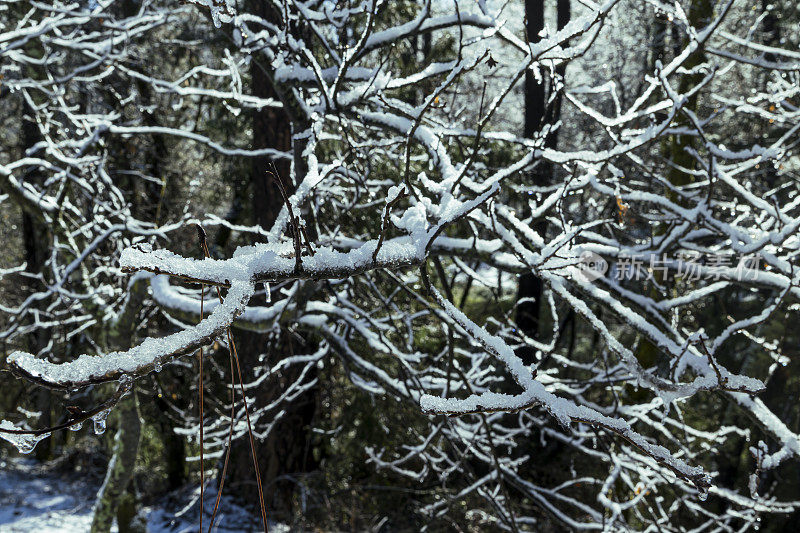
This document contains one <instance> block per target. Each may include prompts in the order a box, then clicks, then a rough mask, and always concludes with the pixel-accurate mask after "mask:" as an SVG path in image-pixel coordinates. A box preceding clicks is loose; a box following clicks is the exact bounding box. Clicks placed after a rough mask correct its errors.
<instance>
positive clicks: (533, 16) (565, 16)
mask: <svg viewBox="0 0 800 533" xmlns="http://www.w3.org/2000/svg"><path fill="white" fill-rule="evenodd" d="M525 16H526V26H525V29H526V32H527V36H528V40H529V41H531V42H536V41H538V40H539V39H540V36H539V33H540V32H541V31H542V30H543V29H544V0H526V2H525ZM557 16H558V28H559V29H561V28H563V27H564V26H565V25H566V23H567V22H568V21H569V17H570V0H558V4H557ZM565 68H566V65H561V66H560V67H559V70H558V74H560V75H561V76H563V75H564V69H565ZM551 87H552V84H551ZM546 98H547V95H546V94H545V84H544V82H543V80H542V81H537V80H536V78H535V77H534V75H533V72H532V71H531V70H530V69H528V71H527V72H526V73H525V123H524V126H523V132H522V134H523V136H524V137H527V138H529V139H530V138H533V137H534V135H535V134H536V132H538V131H540V130H541V128H542V127H543V126H544V125H545V124H553V123H555V122H556V121H557V120H558V117H559V115H560V112H561V105H560V99H558V100H557V101H556V102H555V103H554V104H553V105H552V107H551V108H550V109H549V110H548V107H547V99H546ZM556 142H557V136H556V134H555V133H552V134H550V135H548V137H547V138H546V139H545V146H547V147H551V148H552V147H555V145H556ZM552 175H553V166H552V165H551V164H549V163H547V162H545V161H543V162H541V164H540V165H539V166H538V167H537V168H536V169H535V170H534V171H533V173H532V176H531V178H532V179H531V182H532V184H533V185H535V186H544V185H547V184H548V183H550V181H551V179H552ZM523 215H524V216H525V217H527V216H529V215H530V208H529V206H528V200H527V199H525V200H524V205H523ZM532 227H533V229H534V230H535V231H536V232H537V233H538V234H539V235H541V236H542V237H544V236H545V234H546V232H547V222H546V221H545V220H544V219H541V220H537V221H533V224H532ZM542 289H543V285H542V280H541V279H540V278H539V277H538V276H536V275H534V274H533V273H526V274H523V275H521V276H520V277H519V287H518V289H517V301H518V302H519V303H518V304H517V309H516V316H515V320H516V323H517V327H518V328H519V329H520V331H521V332H522V333H524V334H525V335H527V336H528V337H531V338H537V337H538V336H539V322H540V318H541V300H542ZM517 355H518V356H519V357H520V358H522V361H523V362H524V363H525V364H527V365H530V364H533V363H534V362H535V361H536V351H535V350H534V349H533V348H532V347H530V346H522V347H520V348H519V349H518V350H517Z"/></svg>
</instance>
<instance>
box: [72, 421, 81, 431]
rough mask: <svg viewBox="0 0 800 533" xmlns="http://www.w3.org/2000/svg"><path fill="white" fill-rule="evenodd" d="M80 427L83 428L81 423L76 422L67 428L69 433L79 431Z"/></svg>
mask: <svg viewBox="0 0 800 533" xmlns="http://www.w3.org/2000/svg"><path fill="white" fill-rule="evenodd" d="M82 427H83V422H78V423H76V424H72V425H71V426H69V430H70V431H80V430H81V428H82Z"/></svg>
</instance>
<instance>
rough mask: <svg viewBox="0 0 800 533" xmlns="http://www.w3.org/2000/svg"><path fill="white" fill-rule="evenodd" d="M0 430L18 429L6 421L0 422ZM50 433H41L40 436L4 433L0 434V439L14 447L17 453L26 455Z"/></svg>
mask: <svg viewBox="0 0 800 533" xmlns="http://www.w3.org/2000/svg"><path fill="white" fill-rule="evenodd" d="M0 429H20V428H18V427H16V426H15V425H14V424H12V423H11V422H9V421H8V420H2V421H0ZM49 436H50V433H42V434H41V435H32V434H30V433H4V432H0V438H2V439H5V440H7V441H8V442H10V443H11V444H13V445H14V447H16V448H17V450H18V451H19V453H24V454H28V453H31V452H32V451H33V449H34V448H36V445H37V444H39V441H41V440H44V439H46V438H47V437H49Z"/></svg>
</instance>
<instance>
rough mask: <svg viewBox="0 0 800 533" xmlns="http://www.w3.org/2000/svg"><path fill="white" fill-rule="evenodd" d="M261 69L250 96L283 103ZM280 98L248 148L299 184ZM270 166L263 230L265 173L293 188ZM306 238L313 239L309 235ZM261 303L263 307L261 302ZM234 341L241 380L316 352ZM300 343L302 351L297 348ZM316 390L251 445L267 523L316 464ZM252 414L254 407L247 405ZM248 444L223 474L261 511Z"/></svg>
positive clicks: (259, 213)
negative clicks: (275, 154) (279, 154)
mask: <svg viewBox="0 0 800 533" xmlns="http://www.w3.org/2000/svg"><path fill="white" fill-rule="evenodd" d="M253 4H254V5H252V6H251V9H254V11H255V12H256V14H258V15H259V16H262V17H264V18H266V19H267V20H277V18H276V17H277V16H278V15H277V14H276V13H270V12H268V10H269V7H268V6H267V5H266V4H263V3H257V2H253ZM258 63H262V65H263V64H264V63H263V62H260V61H256V60H255V58H254V59H253V61H252V62H251V64H250V65H251V66H250V74H251V80H252V92H253V94H254V95H256V96H258V97H260V98H276V99H278V98H281V95H280V94H279V92H278V91H276V89H275V87H274V86H273V84H272V80H271V79H270V75H269V74H270V73H269V72H265V71H264V70H263V69H262V67H261V65H259V64H258ZM267 64H268V63H267ZM282 100H283V101H284V108H281V109H278V108H272V107H266V108H262V109H260V110H257V111H255V112H254V113H253V117H252V121H253V146H252V148H253V149H263V148H274V149H276V150H281V151H287V152H290V153H292V154H293V155H294V156H295V157H294V173H295V176H296V180H297V182H299V181H301V180H302V179H303V177H304V176H305V173H306V169H305V159H304V158H303V157H302V156H301V155H300V152H301V151H302V143H301V142H295V143H294V144H293V143H292V133H293V128H294V129H296V130H302V129H303V125H302V124H300V125H298V124H297V120H295V121H294V123H293V122H292V118H294V117H292V116H291V114H290V113H288V112H287V107H288V106H289V105H290V102H287V101H286V100H285V99H282ZM274 165H275V167H274V168H273V166H272V161H271V159H270V158H269V157H257V158H253V162H252V167H251V175H250V184H251V187H252V192H253V195H252V208H253V218H254V222H256V223H257V224H259V225H260V226H261V227H263V228H265V229H269V228H270V227H271V226H272V224H273V223H274V221H275V219H276V218H277V216H278V214H279V213H280V211H281V208H282V206H283V199H282V197H281V195H280V191H279V189H278V187H277V186H276V185H275V183H274V182H273V178H272V176H269V175H268V170H272V171H277V173H278V176H279V177H280V178H281V179H282V180H283V183H284V184H285V186H286V188H287V192H288V193H289V194H291V193H292V192H293V191H294V188H295V186H296V183H294V182H293V180H292V177H291V171H292V165H291V163H290V161H289V160H287V159H280V160H276V161H274ZM309 237H310V238H312V239H313V236H312V235H311V234H309ZM259 304H261V305H263V304H265V302H260V303H259ZM234 335H235V341H236V344H237V348H238V353H239V359H240V364H241V368H242V373H243V378H244V380H245V381H248V380H252V379H253V378H254V371H255V369H256V368H259V367H263V365H264V362H263V361H261V360H260V358H259V356H260V355H261V354H263V353H265V352H266V353H267V359H266V361H267V364H268V365H269V366H270V367H272V366H274V365H275V364H277V363H278V361H280V360H281V359H282V358H284V357H286V356H289V355H292V354H293V353H294V352H295V350H296V349H297V350H303V351H304V352H307V351H309V350H311V349H313V348H311V347H310V345H309V344H308V343H307V342H306V341H305V340H301V341H298V340H296V339H293V338H292V335H290V334H288V333H285V332H283V331H281V332H280V333H279V334H277V335H276V336H275V337H274V338H273V339H272V340H271V341H270V340H269V339H268V337H267V336H266V335H264V334H260V333H254V332H248V331H241V330H236V331H235V332H234ZM298 342H300V343H301V344H302V343H305V345H304V346H298ZM298 376H299V369H294V368H289V369H284V370H283V371H282V373H281V374H279V375H277V376H274V377H273V378H271V379H269V380H267V382H265V383H263V384H262V385H261V386H260V387H259V388H258V390H257V391H255V404H256V405H257V406H263V405H266V404H268V403H270V402H272V401H274V400H275V399H276V398H277V397H279V396H280V395H281V394H282V393H283V392H284V391H285V390H286V387H287V386H288V385H289V384H291V383H292V382H294V381H296V379H297V378H298ZM313 379H314V376H313V375H309V376H307V377H306V381H311V380H313ZM237 392H238V391H237ZM318 392H319V391H318V389H317V388H316V387H314V388H312V389H311V390H309V391H308V392H306V393H305V394H303V395H302V396H301V397H299V398H296V399H294V400H293V401H292V402H291V403H290V404H286V405H283V406H282V407H281V409H282V410H285V411H286V413H285V415H284V416H283V418H282V419H281V420H280V421H279V422H277V423H276V425H275V426H274V427H273V428H272V431H271V432H270V434H269V436H268V437H267V438H266V439H265V440H264V441H261V442H258V441H256V445H257V453H258V459H259V470H260V472H261V480H262V484H263V487H262V490H263V492H264V501H265V502H266V504H267V513H268V516H270V518H274V517H275V516H276V515H283V516H290V515H291V513H292V507H293V503H292V499H293V494H294V489H295V487H296V483H295V482H294V479H296V477H297V476H296V475H297V474H303V473H307V472H309V471H311V470H313V469H314V468H315V466H316V465H315V463H314V461H313V460H312V454H311V446H310V443H311V431H310V427H311V423H312V421H313V419H314V416H315V414H316V411H317V397H318ZM252 409H254V407H253V406H252V405H251V410H252ZM249 446H250V445H249V442H248V440H247V439H240V440H239V441H238V442H236V443H234V445H233V450H232V454H231V464H230V466H229V470H230V472H229V474H228V475H229V476H230V483H231V485H230V486H231V488H232V489H233V490H234V491H235V492H236V493H237V494H238V495H239V496H241V497H243V498H244V499H245V500H246V501H247V502H249V503H251V504H252V505H258V495H257V493H256V492H255V491H254V490H252V486H253V481H254V480H255V476H254V474H253V463H252V458H251V456H250V447H249Z"/></svg>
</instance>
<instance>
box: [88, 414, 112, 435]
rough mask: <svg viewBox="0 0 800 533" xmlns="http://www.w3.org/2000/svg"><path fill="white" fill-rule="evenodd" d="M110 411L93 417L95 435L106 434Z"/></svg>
mask: <svg viewBox="0 0 800 533" xmlns="http://www.w3.org/2000/svg"><path fill="white" fill-rule="evenodd" d="M109 411H110V409H105V410H103V411H100V412H99V413H97V414H96V415H94V416H93V417H92V421H93V422H94V434H95V435H102V434H103V433H105V432H106V418H108V413H109Z"/></svg>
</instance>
